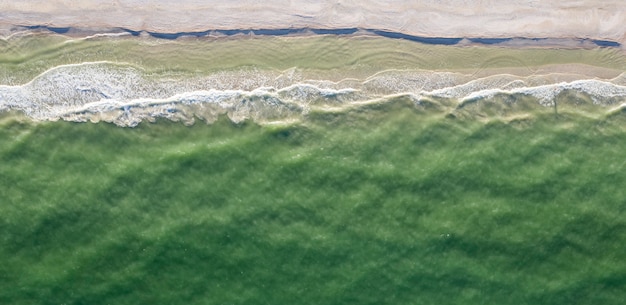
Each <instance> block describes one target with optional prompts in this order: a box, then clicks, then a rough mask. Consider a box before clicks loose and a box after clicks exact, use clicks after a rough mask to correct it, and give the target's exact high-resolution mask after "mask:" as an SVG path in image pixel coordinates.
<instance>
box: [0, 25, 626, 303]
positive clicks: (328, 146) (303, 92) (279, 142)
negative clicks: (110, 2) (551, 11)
mask: <svg viewBox="0 0 626 305" xmlns="http://www.w3.org/2000/svg"><path fill="white" fill-rule="evenodd" d="M46 37H47V38H46V39H50V41H43V40H40V39H39V38H37V39H34V40H32V39H30V38H29V39H24V40H20V39H21V38H19V39H18V40H8V41H5V46H7V47H6V49H5V50H14V53H11V54H9V53H8V52H2V53H0V54H5V57H4V58H2V61H1V64H2V67H3V68H2V69H1V71H3V73H5V77H4V79H5V82H3V84H4V85H2V86H0V107H3V108H2V109H3V110H5V111H4V112H2V116H1V117H0V198H2V199H0V202H1V204H0V215H2V217H0V261H2V262H4V263H3V264H0V287H3V289H1V290H0V303H3V304H4V303H6V304H34V303H45V304H139V303H168V304H206V303H211V304H213V303H215V304H258V303H269V304H286V303H326V304H346V303H350V304H402V303H418V304H485V303H490V304H491V303H492V304H620V302H621V300H624V299H626V294H625V292H624V291H626V276H625V274H626V263H625V262H624V260H623V259H622V258H623V257H624V256H626V248H624V247H623V244H624V243H625V242H626V234H625V232H626V221H625V219H626V218H625V216H626V215H624V213H625V211H626V201H625V200H624V198H626V191H624V188H623V185H624V184H625V183H626V174H625V173H626V168H625V167H626V162H625V160H626V147H625V145H626V129H625V127H624V126H626V125H625V124H626V116H625V115H626V113H625V111H624V108H623V106H622V105H623V103H624V99H625V96H626V94H625V93H624V92H625V89H624V86H625V85H626V81H625V80H624V74H622V73H623V70H624V68H623V67H621V66H619V64H620V63H621V64H622V65H623V64H624V63H623V62H620V61H619V59H620V58H622V57H619V56H621V55H619V53H615V51H614V50H610V49H594V50H550V49H545V50H544V49H498V48H473V47H471V48H461V47H458V48H457V47H454V48H452V49H448V48H441V49H439V47H433V46H429V47H425V46H422V45H419V44H414V43H407V42H399V41H389V40H386V39H382V38H377V39H372V38H363V39H360V38H359V39H357V38H338V37H312V38H311V37H288V38H281V39H278V38H268V39H263V40H255V39H256V38H254V39H253V38H251V39H243V40H228V39H225V40H219V39H218V40H211V41H205V40H182V41H178V40H176V41H173V42H172V41H168V42H164V41H159V40H154V39H152V38H141V39H143V40H137V39H138V38H132V39H127V38H126V37H113V38H111V37H97V38H92V39H87V40H78V41H72V42H67V38H63V37H61V36H46ZM15 39H17V38H15ZM309 39H311V40H309ZM294 41H298V42H299V43H293V42H294ZM17 42H19V43H17ZM33 43H34V44H36V45H35V46H33V45H32V44H33ZM250 43H252V44H253V45H254V44H257V43H260V44H261V45H262V46H263V48H260V47H259V45H257V47H258V48H256V49H255V48H252V49H246V48H248V47H250V46H251V45H250ZM325 43H326V44H325ZM405 43H406V44H405ZM29 44H30V46H27V45H29ZM186 44H190V45H191V46H192V47H189V48H186V47H181V46H185V45H186ZM213 44H215V45H213ZM246 44H247V45H246ZM390 45H391V46H393V47H394V48H395V50H396V51H397V52H396V53H393V52H392V53H389V49H388V47H389V46H390ZM122 46H126V47H122ZM187 46H188V45H187ZM193 46H196V47H193ZM198 46H203V47H205V49H202V48H200V47H198ZM225 46H232V47H233V48H235V49H231V51H232V54H227V55H226V57H223V60H214V59H216V58H220V56H221V55H224V54H225V53H228V52H226V51H225V50H228V49H222V48H224V47H225ZM372 46H381V47H380V49H378V50H373V51H372V50H371V49H370V47H372ZM149 47H154V48H155V49H154V51H153V52H150V51H149V49H150V48H149ZM271 47H273V48H274V49H272V48H271ZM405 47H406V49H403V48H405ZM409 47H410V48H409ZM20 48H21V49H20ZM288 48H291V49H288ZM311 48H319V49H316V50H319V52H311V51H310V50H311ZM325 48H331V49H328V50H327V49H325ZM411 48H413V49H411ZM157 49H158V51H157ZM409 49H411V50H409ZM19 50H22V51H23V50H32V52H30V53H29V52H22V51H19ZM168 50H169V51H168ZM234 50H236V52H235V51H234ZM245 50H248V51H245ZM259 50H265V51H263V52H259V53H256V51H259ZM277 50H282V52H284V53H281V55H280V56H278V55H276V53H272V52H275V51H277ZM324 50H327V53H323V51H324ZM213 51H216V52H222V53H219V54H217V53H213ZM253 51H255V52H253ZM138 52H145V53H144V54H142V55H141V56H138V55H137V54H139V53H138ZM239 52H244V53H243V55H241V54H239ZM245 52H248V53H245ZM264 52H265V53H264ZM446 52H448V53H446ZM180 53H182V54H180ZM191 54H196V55H197V56H195V57H194V56H191ZM303 54H307V56H304V57H301V55H303ZM424 54H425V55H424ZM468 54H474V55H475V54H479V55H483V57H472V56H468ZM524 54H525V55H528V56H522V55H524ZM408 55H411V56H408ZM488 55H489V56H488ZM561 55H562V56H561ZM188 56H191V57H188ZM205 56H209V57H205ZM211 56H213V57H211ZM228 56H232V58H230V59H229V57H228ZM238 56H241V58H239V57H238ZM246 56H249V57H246ZM490 56H491V57H490ZM542 56H543V57H542ZM9 57H10V58H9ZM244 57H245V60H243V59H242V58H244ZM438 58H439V59H446V58H450V59H451V60H450V61H443V62H442V63H441V64H442V65H443V66H444V68H445V69H441V70H439V69H437V68H434V65H436V64H437V61H436V59H438ZM201 59H204V60H201ZM320 59H328V60H327V61H321V62H320V61H319V60H320ZM462 59H465V60H462ZM242 60H243V62H242ZM351 60H352V61H351ZM194 62H197V63H198V64H197V65H196V66H195V67H197V71H196V70H194V68H193V67H194V66H193V63H194ZM546 64H553V65H552V66H546ZM620 69H621V70H620ZM56 119H62V120H59V121H53V122H51V121H47V120H56ZM41 120H43V121H41ZM64 120H68V121H106V122H111V123H112V124H110V123H105V122H100V123H97V124H93V123H76V122H67V121H64ZM201 121H205V122H208V123H210V125H207V124H204V123H203V122H201ZM151 122H152V123H151ZM120 126H134V128H121V127H120Z"/></svg>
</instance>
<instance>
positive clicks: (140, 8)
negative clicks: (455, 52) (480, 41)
mask: <svg viewBox="0 0 626 305" xmlns="http://www.w3.org/2000/svg"><path fill="white" fill-rule="evenodd" d="M624 20H626V9H625V8H624V2H623V1H622V0H607V1H602V2H601V3H599V2H598V1H591V0H582V1H550V2H548V1H537V0H512V1H504V2H503V1H493V0H487V1H485V0H465V1H450V0H428V1H420V2H419V3H415V2H413V1H389V2H383V1H373V0H363V1H361V0H360V1H356V0H335V1H310V0H308V1H307V0H292V1H286V2H285V1H264V2H259V1H252V0H244V1H236V2H234V1H227V0H214V1H210V2H206V1H198V0H181V1H177V2H176V4H175V5H171V2H169V1H163V0H158V1H143V0H117V1H107V2H104V1H93V0H87V1H80V2H76V1H65V0H57V1H41V0H32V1H20V2H16V1H8V0H3V1H0V26H2V27H4V28H7V27H11V26H14V25H24V26H33V25H45V26H51V27H78V28H94V29H99V28H113V27H119V28H126V29H130V30H134V31H141V30H144V31H153V32H160V33H177V32H192V31H204V30H207V29H255V28H265V29H278V28H280V29H283V28H307V27H310V28H352V27H356V28H366V29H379V30H388V31H394V32H400V33H406V34H410V35H419V36H424V37H486V38H503V37H527V38H545V37H549V38H587V39H601V40H610V41H614V42H619V43H621V44H622V45H623V44H626V28H625V27H624Z"/></svg>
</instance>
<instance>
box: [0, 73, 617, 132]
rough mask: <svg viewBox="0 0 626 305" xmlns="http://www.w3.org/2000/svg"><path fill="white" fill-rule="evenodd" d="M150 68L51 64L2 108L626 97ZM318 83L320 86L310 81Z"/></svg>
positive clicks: (468, 83) (115, 113)
mask: <svg viewBox="0 0 626 305" xmlns="http://www.w3.org/2000/svg"><path fill="white" fill-rule="evenodd" d="M145 73H146V72H145V71H143V70H142V69H140V68H137V67H134V66H132V65H129V64H118V63H111V62H88V63H82V64H72V65H64V66H59V67H54V68H52V69H49V70H47V71H45V72H44V73H42V74H41V75H39V76H37V77H35V78H34V79H33V80H31V81H30V82H28V83H26V84H23V85H19V86H7V85H0V110H8V109H15V110H19V111H22V112H24V113H25V114H26V115H28V116H30V117H32V118H34V119H37V120H57V119H60V118H61V119H66V120H73V121H89V120H105V121H110V122H113V123H116V124H118V125H122V126H134V125H136V124H138V123H139V122H141V121H142V120H154V119H155V118H158V117H165V118H169V119H173V120H183V121H185V122H189V121H193V119H194V117H200V118H202V119H204V120H206V121H212V120H214V119H215V118H216V117H217V116H218V115H220V114H226V115H228V116H229V117H230V118H231V119H232V120H233V121H236V122H239V121H242V120H246V119H252V120H255V121H258V122H270V121H282V120H291V119H293V118H294V117H298V116H302V115H306V114H307V113H308V112H309V109H310V107H316V108H318V109H326V108H332V109H341V108H346V109H347V108H349V107H352V106H355V105H356V106H358V105H366V104H369V103H371V102H372V101H376V102H380V101H384V100H385V99H389V98H392V97H397V96H401V95H408V96H411V97H412V98H413V99H415V100H417V101H419V100H420V99H421V98H422V97H433V98H445V99H456V100H458V102H459V103H460V104H463V103H464V102H467V101H472V100H477V99H488V98H492V97H494V96H495V95H498V94H523V95H528V96H532V97H534V98H536V99H537V101H538V102H539V103H540V104H542V105H545V106H550V105H553V102H554V99H555V98H556V97H557V96H558V95H559V94H560V93H561V92H562V91H563V90H574V91H577V92H582V93H585V94H587V95H589V96H590V97H591V99H593V101H594V103H596V104H598V105H603V106H606V105H608V104H611V103H616V102H620V99H626V86H624V85H621V84H616V83H614V82H613V80H598V79H583V80H575V81H570V82H558V83H546V84H541V85H535V86H529V85H528V82H529V80H528V79H527V78H523V77H519V76H515V75H509V74H502V75H492V76H489V77H484V78H480V79H472V78H471V76H468V75H462V74H459V73H451V72H428V71H384V72H381V73H377V74H376V75H373V76H371V77H369V78H367V79H366V80H364V81H362V82H361V83H360V85H359V84H358V83H357V84H356V86H355V87H356V88H354V87H348V86H346V85H347V84H344V85H343V86H342V85H340V83H332V82H329V81H325V80H317V81H311V80H309V81H306V82H304V83H303V82H302V78H301V77H291V76H293V75H296V74H298V71H296V70H294V69H291V70H288V71H283V72H279V74H278V75H279V76H278V77H277V76H276V74H273V73H274V72H271V71H270V72H267V71H257V70H254V69H247V70H241V71H230V72H219V73H215V74H213V75H208V76H206V77H195V78H191V79H190V78H186V79H176V78H172V77H168V76H163V77H161V78H159V77H158V75H156V76H155V75H151V76H150V78H147V77H145V76H144V75H145ZM285 75H287V76H285ZM289 75H291V76H289ZM545 79H548V78H545ZM615 80H620V78H616V79H615ZM315 82H317V83H318V84H319V86H318V85H316V84H312V83H315ZM532 82H533V83H534V82H535V81H534V80H533V81H532ZM349 83H350V84H352V85H353V84H355V82H354V81H351V82H349Z"/></svg>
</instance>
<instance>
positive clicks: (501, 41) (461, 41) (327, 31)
mask: <svg viewBox="0 0 626 305" xmlns="http://www.w3.org/2000/svg"><path fill="white" fill-rule="evenodd" d="M29 31H41V32H44V33H49V34H58V35H64V36H68V37H74V38H84V37H88V36H94V35H107V34H117V35H123V34H129V35H131V36H146V35H147V36H151V37H154V38H158V39H165V40H176V39H185V38H203V37H240V36H241V37H247V36H260V37H262V36H272V37H276V36H288V37H294V36H315V35H320V36H322V35H333V36H379V37H385V38H391V39H400V40H407V41H412V42H418V43H422V44H427V45H448V46H473V45H479V46H501V47H517V48H523V47H565V48H587V49H588V48H595V47H601V48H618V49H623V48H624V45H623V44H621V43H620V42H617V41H613V40H603V39H593V38H582V37H434V36H417V35H410V34H405V33H402V32H393V31H386V30H379V29H365V28H332V29H331V28H276V29H274V28H259V29H255V28H251V29H227V30H224V29H207V30H203V31H194V32H150V31H143V30H142V31H135V30H132V29H127V28H121V27H117V28H109V29H91V28H80V27H53V26H47V25H31V26H24V25H11V26H8V27H5V28H4V29H3V28H2V26H0V33H3V32H4V34H5V35H4V37H2V38H3V39H7V37H11V36H12V35H14V34H18V33H22V32H29Z"/></svg>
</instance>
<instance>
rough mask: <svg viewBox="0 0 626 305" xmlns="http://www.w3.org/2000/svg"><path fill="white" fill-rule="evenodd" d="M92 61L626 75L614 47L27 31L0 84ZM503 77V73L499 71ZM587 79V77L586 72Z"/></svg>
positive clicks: (313, 71) (336, 75)
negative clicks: (573, 70) (578, 70)
mask: <svg viewBox="0 0 626 305" xmlns="http://www.w3.org/2000/svg"><path fill="white" fill-rule="evenodd" d="M93 61H111V62H118V63H129V64H132V65H135V66H138V67H141V68H143V69H145V70H146V72H147V73H148V74H155V75H161V74H168V75H174V76H179V77H180V76H195V75H206V74H207V73H214V72H219V71H224V70H235V69H242V68H251V67H253V68H255V69H261V70H285V69H289V68H292V67H297V68H300V69H303V70H304V71H305V72H306V73H308V75H309V76H310V77H315V78H316V77H321V79H329V80H341V79H343V78H347V77H353V78H365V77H368V76H370V75H372V74H374V73H376V72H379V71H382V70H388V69H424V70H466V71H469V73H471V74H480V73H481V72H484V71H485V70H488V69H497V68H509V69H510V68H521V69H525V70H526V71H525V72H526V73H530V74H533V73H534V72H533V71H535V70H536V69H537V67H540V66H544V65H566V64H584V65H587V70H589V69H591V68H590V67H596V68H604V69H608V70H611V71H613V72H611V73H610V74H612V75H613V77H614V76H617V74H619V73H621V72H623V71H624V70H626V60H624V54H623V52H622V51H621V50H619V49H616V48H614V49H611V48H596V49H556V48H501V47H484V46H437V45H425V44H420V43H415V42H411V41H405V40H397V39H390V38H383V37H372V36H318V35H316V36H302V37H235V38H225V37H222V38H182V39H178V40H175V41H171V40H160V39H155V38H150V37H94V38H88V39H70V38H69V37H65V36H61V35H44V34H32V35H26V36H20V37H12V38H10V39H8V40H0V81H2V80H4V82H5V83H0V84H10V85H16V84H23V83H25V82H28V81H30V80H31V79H33V78H34V77H36V76H37V75H39V74H41V73H43V72H44V71H46V70H48V69H51V68H53V67H56V66H59V65H67V64H80V63H84V62H93ZM505 73H506V72H505ZM589 73H591V74H593V72H589Z"/></svg>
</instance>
